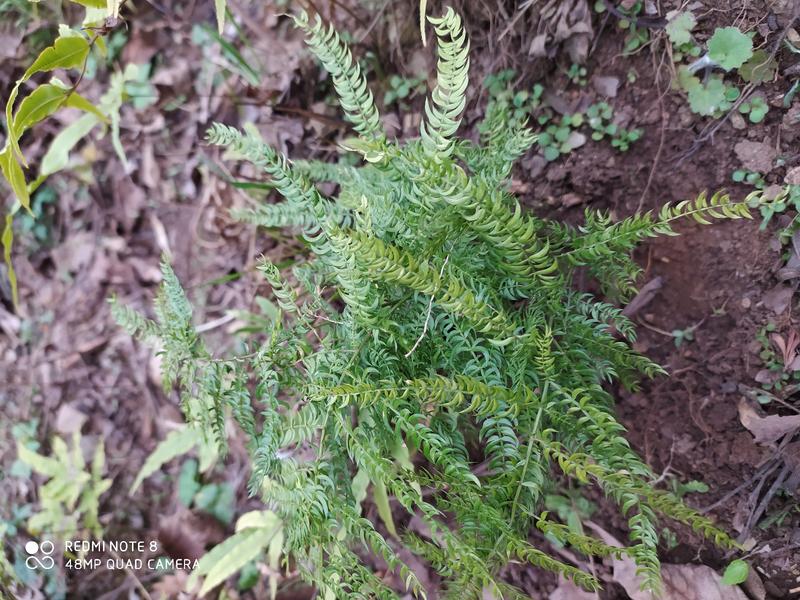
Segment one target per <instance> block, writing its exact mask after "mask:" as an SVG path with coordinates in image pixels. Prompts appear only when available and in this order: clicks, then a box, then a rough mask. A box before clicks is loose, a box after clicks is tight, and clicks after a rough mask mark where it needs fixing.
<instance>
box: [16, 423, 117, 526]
mask: <svg viewBox="0 0 800 600" xmlns="http://www.w3.org/2000/svg"><path fill="white" fill-rule="evenodd" d="M17 456H18V458H19V460H20V462H22V463H23V464H25V465H27V466H28V467H30V469H31V470H32V471H34V472H35V473H38V474H39V475H43V476H45V477H46V478H47V479H48V480H49V481H48V482H47V483H46V484H44V485H43V486H42V487H41V488H40V489H39V503H40V505H41V510H40V511H39V512H38V513H36V514H34V515H32V516H31V517H30V519H28V529H29V530H30V531H31V532H32V533H40V532H41V533H45V534H48V533H50V532H56V533H57V535H58V536H59V537H63V538H64V539H68V538H69V537H71V536H74V535H75V534H77V533H78V532H79V531H81V528H82V527H85V528H86V529H88V530H89V531H90V532H91V534H92V535H93V536H94V537H96V538H100V537H102V535H103V528H102V525H100V521H99V518H98V512H99V502H100V496H101V495H102V494H103V493H104V492H105V491H106V490H107V489H108V488H109V487H111V480H110V479H103V472H104V471H105V451H104V449H103V443H102V441H101V442H98V444H97V446H96V448H95V452H94V457H93V459H92V462H91V465H90V466H89V468H88V469H87V465H86V462H85V461H84V459H83V454H82V451H81V439H80V434H78V433H76V434H75V435H73V437H72V447H71V448H70V447H68V446H67V443H66V442H65V441H64V440H63V439H61V438H59V437H56V438H53V443H52V455H51V456H42V455H41V454H37V453H36V452H34V451H33V450H31V449H29V448H28V447H27V446H26V445H25V444H24V443H21V442H18V443H17Z"/></svg>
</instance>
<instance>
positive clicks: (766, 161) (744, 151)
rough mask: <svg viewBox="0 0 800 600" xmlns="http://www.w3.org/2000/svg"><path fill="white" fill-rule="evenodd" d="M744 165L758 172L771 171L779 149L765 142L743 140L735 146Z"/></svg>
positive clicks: (734, 149) (735, 150) (734, 148)
mask: <svg viewBox="0 0 800 600" xmlns="http://www.w3.org/2000/svg"><path fill="white" fill-rule="evenodd" d="M733 151H734V152H735V153H736V156H737V158H738V159H739V161H740V162H741V163H742V166H743V167H744V168H745V169H747V170H749V171H755V172H757V173H769V172H770V171H771V170H772V165H773V163H774V161H775V157H776V156H777V154H778V153H777V151H776V150H775V148H773V147H772V146H771V145H769V144H767V143H765V142H751V141H748V140H742V141H741V142H739V143H737V144H736V145H735V146H734V147H733Z"/></svg>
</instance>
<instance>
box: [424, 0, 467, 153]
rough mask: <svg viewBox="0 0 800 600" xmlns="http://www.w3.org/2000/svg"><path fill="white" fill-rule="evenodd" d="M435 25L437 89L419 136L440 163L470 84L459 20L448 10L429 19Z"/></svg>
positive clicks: (428, 101)
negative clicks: (437, 55) (437, 50)
mask: <svg viewBox="0 0 800 600" xmlns="http://www.w3.org/2000/svg"><path fill="white" fill-rule="evenodd" d="M428 21H430V22H431V24H432V25H433V26H434V30H435V31H436V38H437V43H438V49H439V62H438V63H437V66H436V78H437V81H436V87H435V88H434V89H433V92H432V93H431V97H430V99H426V100H425V119H423V121H422V123H420V129H419V132H420V137H421V138H422V143H423V145H424V147H425V151H426V153H427V154H428V156H429V157H430V158H432V159H434V160H437V161H438V160H441V159H442V157H445V156H449V155H450V154H451V153H452V151H453V143H454V142H453V135H454V134H455V132H456V130H457V129H458V127H459V125H460V124H461V113H462V112H463V111H464V106H465V105H466V91H467V86H468V85H469V42H468V41H467V34H466V32H465V31H464V27H463V26H462V24H461V17H459V16H458V14H457V13H456V12H455V11H454V10H453V9H452V8H449V7H448V8H447V10H446V11H445V14H444V15H442V16H441V17H438V18H437V17H428Z"/></svg>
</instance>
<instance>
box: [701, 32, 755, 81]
mask: <svg viewBox="0 0 800 600" xmlns="http://www.w3.org/2000/svg"><path fill="white" fill-rule="evenodd" d="M708 56H709V58H711V60H713V61H714V62H715V63H717V64H718V65H719V66H720V67H722V68H723V69H725V70H726V71H730V70H731V69H738V68H739V67H741V66H742V65H743V64H744V63H745V61H747V59H749V58H750V57H751V56H753V40H751V39H750V38H749V37H748V36H746V35H745V34H743V33H742V32H741V31H739V29H737V28H736V27H720V28H718V29H716V30H715V31H714V35H712V36H711V39H710V40H708Z"/></svg>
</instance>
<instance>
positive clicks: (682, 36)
mask: <svg viewBox="0 0 800 600" xmlns="http://www.w3.org/2000/svg"><path fill="white" fill-rule="evenodd" d="M695 25H697V19H695V18H694V14H692V11H689V10H687V11H684V12H681V13H678V14H677V15H675V17H673V18H672V20H671V21H670V22H669V23H667V26H666V32H667V36H668V37H669V41H670V42H672V43H673V44H675V45H676V46H680V45H681V44H688V43H689V42H690V41H692V35H691V31H692V29H694V26H695Z"/></svg>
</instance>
